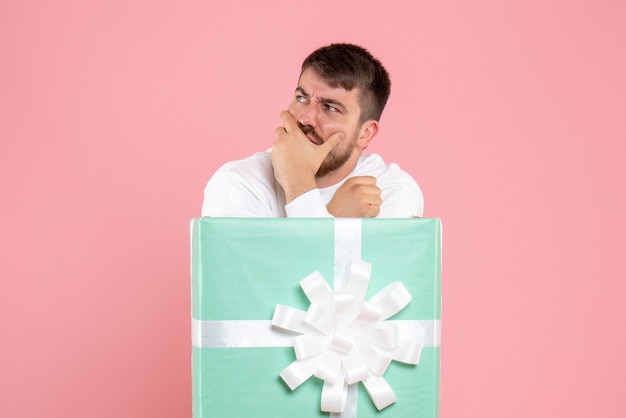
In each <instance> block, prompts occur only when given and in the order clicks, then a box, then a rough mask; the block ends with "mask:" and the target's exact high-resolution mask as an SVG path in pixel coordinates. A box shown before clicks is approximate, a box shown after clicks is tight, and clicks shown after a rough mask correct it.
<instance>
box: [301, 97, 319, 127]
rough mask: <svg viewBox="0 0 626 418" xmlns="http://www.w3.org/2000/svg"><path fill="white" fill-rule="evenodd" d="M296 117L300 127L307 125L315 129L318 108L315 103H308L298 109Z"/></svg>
mask: <svg viewBox="0 0 626 418" xmlns="http://www.w3.org/2000/svg"><path fill="white" fill-rule="evenodd" d="M298 113H299V114H298V116H297V118H296V120H297V121H298V122H299V123H300V124H302V125H305V126H306V125H309V126H312V127H315V124H316V121H317V114H318V108H317V103H316V102H314V101H311V102H309V103H306V104H304V105H303V106H302V107H301V108H300V109H298Z"/></svg>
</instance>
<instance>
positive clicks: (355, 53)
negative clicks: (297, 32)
mask: <svg viewBox="0 0 626 418" xmlns="http://www.w3.org/2000/svg"><path fill="white" fill-rule="evenodd" d="M307 69H311V70H313V71H315V73H316V74H317V75H319V76H320V77H321V78H322V79H323V80H324V81H326V83H327V84H328V85H329V86H331V87H342V88H344V89H345V90H347V91H352V90H353V89H355V88H356V89H359V102H360V105H361V115H360V121H361V122H365V121H367V120H376V121H378V120H380V116H381V114H382V112H383V109H384V108H385V105H386V104H387V99H389V93H390V92H391V81H390V79H389V74H388V73H387V70H385V67H383V65H382V64H381V63H380V61H379V60H377V59H376V58H374V57H373V56H372V54H370V53H369V52H368V51H367V50H366V49H364V48H362V47H360V46H357V45H352V44H331V45H329V46H324V47H321V48H319V49H317V50H316V51H314V52H313V53H311V54H310V55H309V56H308V57H307V58H306V59H305V60H304V62H303V63H302V71H301V72H300V76H302V73H304V71H305V70H307Z"/></svg>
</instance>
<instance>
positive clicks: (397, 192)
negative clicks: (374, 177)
mask: <svg viewBox="0 0 626 418" xmlns="http://www.w3.org/2000/svg"><path fill="white" fill-rule="evenodd" d="M379 182H381V183H382V184H384V186H382V185H381V186H382V187H381V188H382V195H381V197H382V199H383V204H382V205H381V207H380V213H379V214H378V216H377V217H378V218H412V217H422V216H424V196H423V195H422V191H421V189H420V188H419V186H418V184H417V182H416V181H415V180H414V179H413V177H411V176H410V175H409V174H408V173H406V172H404V171H402V170H401V169H400V168H399V167H398V166H397V165H395V164H390V165H389V167H388V169H387V172H386V173H384V174H383V175H382V176H381V178H379Z"/></svg>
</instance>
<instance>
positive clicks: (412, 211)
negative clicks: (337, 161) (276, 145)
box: [202, 152, 424, 218]
mask: <svg viewBox="0 0 626 418" xmlns="http://www.w3.org/2000/svg"><path fill="white" fill-rule="evenodd" d="M270 154H271V153H270V152H259V153H256V154H254V155H252V156H250V157H248V158H246V159H243V160H237V161H231V162H228V163H226V164H224V165H223V166H222V167H220V168H219V169H218V170H217V171H216V172H215V174H214V175H213V177H211V179H210V180H209V182H208V183H207V185H206V187H205V188H204V202H203V204H202V216H212V217H259V218H263V217H265V218H285V217H288V218H323V217H332V215H331V214H329V213H328V210H327V209H326V205H328V203H329V202H330V201H331V200H332V198H333V196H334V194H335V192H336V191H337V189H338V188H339V187H340V186H341V185H342V184H343V183H344V182H345V181H346V180H347V179H348V178H350V177H355V176H373V177H375V178H376V185H377V186H378V187H379V188H380V189H381V198H382V200H383V203H382V205H381V206H380V213H379V214H378V217H379V218H410V217H413V216H419V217H421V216H422V215H423V212H424V198H423V196H422V192H421V190H420V188H419V186H418V185H417V183H416V182H415V180H413V178H412V177H411V176H410V175H409V174H407V173H406V172H404V171H402V170H401V169H400V167H398V165H397V164H389V165H387V164H385V162H384V161H383V160H382V158H381V157H380V156H378V155H377V154H370V155H361V156H360V157H359V161H358V162H357V165H356V167H355V168H354V170H353V171H352V172H351V173H350V174H349V175H348V177H346V178H345V179H344V180H342V181H341V182H339V183H337V184H335V185H333V186H330V187H326V188H323V189H313V190H310V191H308V192H306V193H304V194H302V195H300V196H298V197H297V198H296V199H294V200H292V201H291V202H290V203H289V204H288V205H285V194H284V192H283V190H282V188H281V187H280V185H279V184H278V183H277V182H276V179H275V178H274V172H273V169H272V161H271V159H270Z"/></svg>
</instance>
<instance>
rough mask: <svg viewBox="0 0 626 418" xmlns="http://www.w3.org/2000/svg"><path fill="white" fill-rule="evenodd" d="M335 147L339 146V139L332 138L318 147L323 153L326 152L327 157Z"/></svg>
mask: <svg viewBox="0 0 626 418" xmlns="http://www.w3.org/2000/svg"><path fill="white" fill-rule="evenodd" d="M337 145H339V138H337V137H335V136H333V137H330V138H329V139H328V140H327V141H326V142H324V143H323V144H321V145H319V146H318V147H319V149H320V150H322V151H323V152H326V155H328V154H329V153H330V152H331V151H332V150H333V148H335V147H336V146H337Z"/></svg>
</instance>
